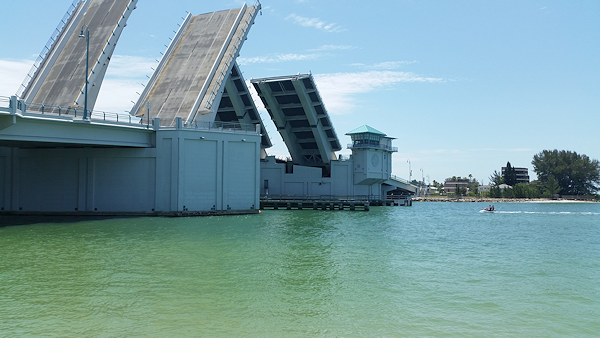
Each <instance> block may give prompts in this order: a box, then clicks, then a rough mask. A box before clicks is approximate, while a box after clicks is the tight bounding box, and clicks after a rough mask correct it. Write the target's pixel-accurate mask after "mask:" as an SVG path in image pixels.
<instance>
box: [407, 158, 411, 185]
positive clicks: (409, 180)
mask: <svg viewBox="0 0 600 338" xmlns="http://www.w3.org/2000/svg"><path fill="white" fill-rule="evenodd" d="M406 162H407V163H408V182H412V170H411V169H410V160H406Z"/></svg>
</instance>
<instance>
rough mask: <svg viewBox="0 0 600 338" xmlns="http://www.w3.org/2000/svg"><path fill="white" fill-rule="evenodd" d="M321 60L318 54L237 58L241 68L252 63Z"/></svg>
mask: <svg viewBox="0 0 600 338" xmlns="http://www.w3.org/2000/svg"><path fill="white" fill-rule="evenodd" d="M317 58H319V55H317V54H277V55H270V56H255V57H251V58H243V57H240V58H237V62H238V64H239V65H240V66H243V65H248V64H251V63H278V62H288V61H306V60H315V59H317Z"/></svg>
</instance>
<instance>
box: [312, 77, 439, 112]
mask: <svg viewBox="0 0 600 338" xmlns="http://www.w3.org/2000/svg"><path fill="white" fill-rule="evenodd" d="M314 77H315V82H316V83H317V86H318V87H319V92H320V93H321V96H322V97H323V101H324V102H325V105H326V107H327V110H328V111H329V113H331V114H344V113H345V112H346V111H348V110H350V109H352V108H353V107H354V106H355V103H354V96H355V95H356V94H363V93H368V92H372V91H374V90H376V89H381V88H385V87H389V86H392V85H394V84H397V83H401V82H429V83H439V82H444V79H441V78H434V77H423V76H419V75H416V74H413V73H410V72H397V71H375V70H373V71H367V72H356V73H334V74H319V75H315V76H314Z"/></svg>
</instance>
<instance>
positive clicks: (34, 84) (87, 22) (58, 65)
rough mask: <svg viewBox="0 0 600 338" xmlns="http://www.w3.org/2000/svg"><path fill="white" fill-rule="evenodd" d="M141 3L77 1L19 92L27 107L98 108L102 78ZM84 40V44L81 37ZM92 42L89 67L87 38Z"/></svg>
mask: <svg viewBox="0 0 600 338" xmlns="http://www.w3.org/2000/svg"><path fill="white" fill-rule="evenodd" d="M136 4H137V0H84V1H81V0H75V1H74V2H73V3H72V4H71V6H70V7H69V10H68V11H67V13H66V14H65V16H64V17H63V19H62V20H61V21H60V23H59V25H58V27H57V28H56V30H55V32H54V34H53V35H52V37H51V38H50V41H49V42H48V44H46V46H45V47H44V49H43V50H42V53H41V54H40V56H39V58H38V60H37V61H36V63H35V64H34V66H33V67H32V69H31V71H30V72H29V74H28V75H27V77H26V79H25V81H23V84H22V85H21V87H20V88H19V91H18V96H19V97H20V98H21V99H24V100H25V102H27V103H29V104H30V103H44V104H48V105H53V106H60V107H73V108H83V106H84V100H85V81H86V75H87V77H88V79H89V80H88V81H89V82H88V93H87V99H88V105H87V106H88V110H92V109H93V108H94V105H95V102H96V99H97V97H98V93H99V91H100V87H101V84H102V80H103V79H104V74H105V73H106V69H107V68H108V64H109V62H110V58H111V57H112V53H113V51H114V49H115V45H116V44H117V40H118V39H119V37H120V35H121V32H122V31H123V28H124V27H125V25H126V23H127V19H128V18H129V16H130V15H131V13H132V11H133V10H134V9H135V6H136ZM82 31H83V33H84V38H81V37H80V35H81V33H82ZM87 34H89V35H88V37H89V60H88V61H89V67H88V73H87V74H86V58H87V57H88V53H87V46H86V38H85V36H86V35H87Z"/></svg>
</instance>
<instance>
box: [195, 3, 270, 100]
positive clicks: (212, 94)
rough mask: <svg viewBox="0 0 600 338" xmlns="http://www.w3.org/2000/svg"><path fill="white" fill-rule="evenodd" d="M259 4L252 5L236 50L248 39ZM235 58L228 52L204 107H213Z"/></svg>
mask: <svg viewBox="0 0 600 338" xmlns="http://www.w3.org/2000/svg"><path fill="white" fill-rule="evenodd" d="M257 4H258V5H257V6H256V5H255V6H250V7H249V9H250V10H251V11H252V12H251V13H252V14H251V15H250V20H244V26H243V28H242V31H241V36H238V37H237V39H236V41H235V42H233V43H235V45H236V48H235V50H238V48H237V46H239V45H240V44H241V43H242V42H243V41H244V39H246V34H247V33H248V29H249V28H250V24H251V23H252V22H253V21H254V16H255V15H256V12H257V11H258V10H260V8H261V5H260V2H258V1H257ZM234 60H235V55H234V54H232V53H229V54H227V58H226V59H225V63H224V65H225V66H224V67H223V69H222V70H221V72H220V73H219V74H218V75H217V76H218V77H217V80H216V82H215V84H214V86H213V88H212V91H211V92H210V94H209V96H208V98H207V100H206V103H205V104H204V108H206V109H210V108H211V107H212V104H213V102H214V100H215V98H216V96H217V91H218V90H219V88H220V87H221V83H222V82H223V80H224V79H225V77H226V76H227V73H228V71H229V66H230V65H231V63H232V62H233V61H234Z"/></svg>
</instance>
